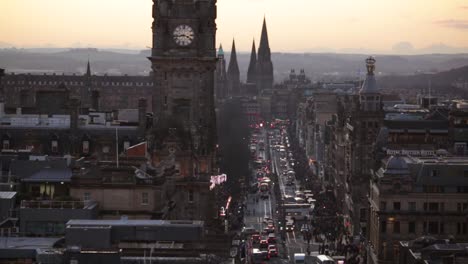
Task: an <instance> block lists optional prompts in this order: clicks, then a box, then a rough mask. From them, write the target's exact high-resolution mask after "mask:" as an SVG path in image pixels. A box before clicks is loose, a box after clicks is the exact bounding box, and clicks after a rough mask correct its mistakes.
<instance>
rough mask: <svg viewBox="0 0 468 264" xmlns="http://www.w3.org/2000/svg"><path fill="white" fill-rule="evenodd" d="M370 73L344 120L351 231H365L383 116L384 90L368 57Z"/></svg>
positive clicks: (348, 211) (373, 64)
mask: <svg viewBox="0 0 468 264" xmlns="http://www.w3.org/2000/svg"><path fill="white" fill-rule="evenodd" d="M366 63H367V77H366V80H365V81H364V83H363V85H362V88H361V90H360V91H359V95H358V96H356V97H354V98H353V99H352V100H351V104H352V105H351V113H350V115H349V117H348V118H347V121H346V123H345V126H344V128H345V130H344V138H345V142H346V144H345V172H344V173H345V175H344V176H345V179H346V182H344V183H342V184H343V185H344V186H345V187H346V197H345V204H346V209H345V211H344V212H345V215H346V216H348V217H349V220H350V223H351V224H352V225H351V227H352V230H350V231H352V233H354V234H359V233H361V231H362V232H363V233H364V234H365V233H366V229H367V228H366V224H367V208H368V201H367V194H368V192H369V191H368V190H369V179H370V178H371V170H372V169H374V167H375V166H376V159H375V150H374V148H375V144H374V143H375V141H376V139H377V136H378V133H379V131H380V127H381V126H382V122H383V119H384V112H383V110H382V101H381V94H380V91H379V89H378V86H377V82H376V80H375V75H374V70H375V59H374V58H373V57H370V58H368V59H367V60H366Z"/></svg>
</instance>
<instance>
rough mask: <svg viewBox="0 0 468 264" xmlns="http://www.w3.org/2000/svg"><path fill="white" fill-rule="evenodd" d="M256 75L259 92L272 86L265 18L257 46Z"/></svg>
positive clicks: (271, 65) (271, 68) (271, 67)
mask: <svg viewBox="0 0 468 264" xmlns="http://www.w3.org/2000/svg"><path fill="white" fill-rule="evenodd" d="M256 75H257V78H256V80H257V87H258V91H259V92H260V91H263V90H267V89H272V88H273V63H272V62H271V51H270V43H269V41H268V31H267V25H266V19H264V20H263V28H262V35H261V38H260V46H259V48H258V59H257V69H256Z"/></svg>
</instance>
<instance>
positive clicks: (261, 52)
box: [258, 18, 271, 60]
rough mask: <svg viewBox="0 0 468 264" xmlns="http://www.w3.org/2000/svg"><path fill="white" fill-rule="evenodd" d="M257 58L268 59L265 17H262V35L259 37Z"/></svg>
mask: <svg viewBox="0 0 468 264" xmlns="http://www.w3.org/2000/svg"><path fill="white" fill-rule="evenodd" d="M258 59H259V60H270V59H271V51H270V42H269V41H268V30H267V24H266V18H263V27H262V35H261V38H260V46H259V48H258Z"/></svg>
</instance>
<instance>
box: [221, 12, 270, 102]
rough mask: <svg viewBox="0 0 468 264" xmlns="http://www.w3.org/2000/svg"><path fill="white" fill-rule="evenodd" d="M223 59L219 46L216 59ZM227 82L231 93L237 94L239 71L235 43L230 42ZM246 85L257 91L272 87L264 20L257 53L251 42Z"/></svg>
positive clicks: (268, 46) (253, 43)
mask: <svg viewBox="0 0 468 264" xmlns="http://www.w3.org/2000/svg"><path fill="white" fill-rule="evenodd" d="M220 56H222V57H224V50H223V48H222V46H220V48H219V50H218V57H220ZM227 77H228V80H230V82H231V85H230V86H231V92H233V93H234V94H235V93H236V91H237V92H238V89H239V88H238V87H237V86H238V83H239V84H240V70H239V64H238V61H237V52H236V43H235V40H233V41H232V50H231V58H230V61H229V66H228V70H227ZM247 83H250V84H255V86H256V87H257V90H258V91H262V90H265V89H271V88H272V87H273V63H272V61H271V50H270V43H269V40H268V30H267V24H266V19H265V18H264V19H263V26H262V34H261V37H260V45H259V47H258V53H257V49H256V45H255V39H254V40H253V42H252V53H251V55H250V63H249V68H248V71H247Z"/></svg>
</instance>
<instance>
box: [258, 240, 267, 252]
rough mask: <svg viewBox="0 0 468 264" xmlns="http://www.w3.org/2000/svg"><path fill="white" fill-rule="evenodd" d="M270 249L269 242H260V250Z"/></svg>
mask: <svg viewBox="0 0 468 264" xmlns="http://www.w3.org/2000/svg"><path fill="white" fill-rule="evenodd" d="M267 249H268V240H266V239H262V240H260V250H267Z"/></svg>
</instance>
